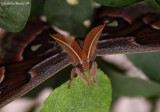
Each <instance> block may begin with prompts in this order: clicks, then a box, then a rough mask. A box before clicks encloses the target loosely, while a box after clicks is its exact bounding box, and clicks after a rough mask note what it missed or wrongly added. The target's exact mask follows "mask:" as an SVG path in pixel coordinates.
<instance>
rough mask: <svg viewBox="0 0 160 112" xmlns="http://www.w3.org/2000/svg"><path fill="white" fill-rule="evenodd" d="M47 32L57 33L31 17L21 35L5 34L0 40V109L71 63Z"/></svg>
mask: <svg viewBox="0 0 160 112" xmlns="http://www.w3.org/2000/svg"><path fill="white" fill-rule="evenodd" d="M49 33H52V34H55V33H57V32H55V31H54V30H53V29H52V28H51V27H50V26H49V25H48V24H46V23H44V22H42V21H40V20H39V19H38V20H37V19H36V18H35V19H34V18H33V19H30V20H29V21H28V22H27V24H26V26H25V28H24V29H23V30H22V31H21V32H17V33H6V35H4V37H2V40H1V41H2V46H1V48H2V50H1V52H0V108H2V107H3V106H5V105H6V104H8V103H9V102H11V101H13V100H15V99H16V98H18V97H20V96H22V95H24V94H25V93H27V92H28V91H30V90H31V89H33V88H34V87H36V86H37V85H39V84H40V83H42V82H43V81H45V80H46V79H48V78H49V77H51V76H53V75H54V74H55V73H57V72H58V71H60V70H61V69H63V68H65V67H66V66H68V65H69V64H71V59H70V58H69V56H68V55H67V54H66V53H64V51H63V50H62V49H61V48H60V46H57V44H56V41H54V40H53V39H52V38H51V37H50V36H49ZM37 45H40V46H39V47H36V46H37ZM33 47H34V49H32V48H33Z"/></svg>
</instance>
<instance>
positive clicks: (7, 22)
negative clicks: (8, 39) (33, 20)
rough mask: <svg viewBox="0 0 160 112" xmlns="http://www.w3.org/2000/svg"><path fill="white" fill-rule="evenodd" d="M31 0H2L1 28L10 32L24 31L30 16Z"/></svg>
mask: <svg viewBox="0 0 160 112" xmlns="http://www.w3.org/2000/svg"><path fill="white" fill-rule="evenodd" d="M30 5H31V3H30V0H14V1H13V0H1V1H0V27H1V28H3V29H5V30H7V31H10V32H18V31H20V30H22V29H23V28H24V26H25V24H26V22H27V20H28V17H29V14H30Z"/></svg>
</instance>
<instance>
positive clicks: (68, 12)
mask: <svg viewBox="0 0 160 112" xmlns="http://www.w3.org/2000/svg"><path fill="white" fill-rule="evenodd" d="M67 1H68V0H47V1H46V2H45V5H44V14H45V15H46V16H47V20H48V22H50V23H51V24H53V25H55V26H57V27H59V28H61V29H63V30H66V31H68V32H69V33H70V34H71V35H75V36H83V35H84V34H85V32H86V30H87V27H85V26H84V25H83V22H84V21H85V20H90V21H91V17H92V14H93V9H92V6H91V1H90V0H75V1H77V4H75V5H70V4H69V3H67Z"/></svg>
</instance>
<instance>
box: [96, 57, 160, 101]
mask: <svg viewBox="0 0 160 112" xmlns="http://www.w3.org/2000/svg"><path fill="white" fill-rule="evenodd" d="M97 62H98V64H99V66H100V68H101V69H102V70H103V71H104V73H107V74H108V76H109V78H110V80H111V84H112V91H113V92H112V93H113V98H116V97H119V96H132V97H133V96H144V97H151V96H155V95H157V96H158V95H159V94H160V84H159V83H156V82H153V81H150V80H143V79H139V78H133V77H128V76H126V75H125V73H124V72H123V71H120V70H118V69H117V68H116V67H115V66H113V65H111V64H108V63H106V62H105V61H103V60H102V59H98V60H97Z"/></svg>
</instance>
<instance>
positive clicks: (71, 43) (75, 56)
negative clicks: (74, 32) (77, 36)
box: [50, 34, 83, 63]
mask: <svg viewBox="0 0 160 112" xmlns="http://www.w3.org/2000/svg"><path fill="white" fill-rule="evenodd" d="M50 36H51V37H52V38H54V39H55V40H56V41H57V42H58V44H59V45H60V46H61V47H62V49H63V50H64V51H65V52H66V53H67V54H68V55H69V56H70V57H71V59H72V60H73V61H76V62H78V63H82V60H83V52H82V49H81V48H80V46H79V45H78V43H77V42H76V41H75V40H74V39H72V38H71V37H65V36H64V35H61V34H55V35H50Z"/></svg>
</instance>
